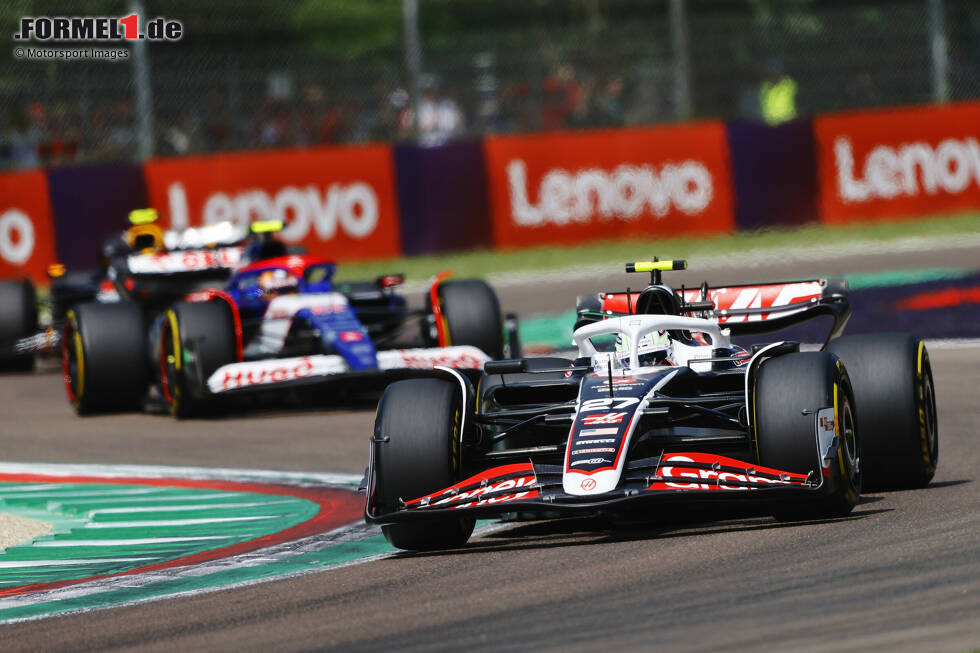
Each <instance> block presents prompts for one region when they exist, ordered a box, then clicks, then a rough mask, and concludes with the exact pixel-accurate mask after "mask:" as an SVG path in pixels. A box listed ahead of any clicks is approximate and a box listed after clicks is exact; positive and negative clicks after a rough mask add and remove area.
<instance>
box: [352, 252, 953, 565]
mask: <svg viewBox="0 0 980 653" xmlns="http://www.w3.org/2000/svg"><path fill="white" fill-rule="evenodd" d="M683 267H686V264H685V263H684V262H683V261H663V262H661V261H652V262H644V263H636V264H628V265H627V271H628V272H632V271H637V272H639V271H650V272H651V275H652V278H651V283H650V285H649V286H648V287H647V288H646V289H644V290H643V291H641V292H638V293H632V294H624V293H600V294H598V295H591V296H584V297H582V298H580V301H579V318H580V319H579V323H578V328H577V329H576V330H575V332H574V344H575V346H576V347H577V350H578V355H577V358H576V359H575V360H570V359H564V358H539V359H519V360H510V361H498V362H490V363H487V364H486V365H485V366H484V369H483V371H482V373H478V374H477V375H473V376H470V377H467V376H466V375H465V374H463V373H460V372H459V371H456V370H450V369H443V370H437V371H435V372H434V373H432V375H431V377H430V378H423V379H410V380H405V381H400V382H397V383H395V384H393V385H391V386H389V387H388V389H387V390H386V392H385V393H384V395H383V396H382V398H381V401H380V403H379V406H378V412H377V419H376V422H375V427H374V434H373V436H372V438H371V452H370V454H371V455H370V464H369V467H368V470H367V475H366V478H365V483H364V486H365V489H366V491H367V503H366V510H365V516H366V519H367V521H369V522H372V523H378V524H380V525H381V526H382V530H383V532H384V534H385V536H386V537H387V538H388V540H389V541H390V542H391V543H392V544H393V545H394V546H396V547H399V548H402V549H408V550H425V549H433V548H448V547H455V546H461V545H462V544H464V543H465V542H466V541H467V539H468V538H469V536H470V533H471V531H472V528H473V524H474V520H475V519H476V518H477V517H492V516H499V515H501V514H504V513H515V512H520V513H546V514H549V515H551V514H555V513H578V514H581V513H612V514H616V513H622V512H629V513H630V514H631V515H635V514H636V512H637V511H638V510H639V511H640V514H641V515H642V514H643V506H645V505H649V504H648V503H645V502H659V503H661V504H676V503H682V502H691V501H711V502H722V503H728V502H736V501H759V502H764V503H766V504H767V505H768V507H769V508H770V512H771V513H772V514H773V515H774V516H776V517H777V518H778V519H783V520H796V519H809V518H830V517H839V516H843V515H846V514H848V513H849V512H850V511H851V510H852V509H853V508H854V506H855V505H856V504H857V503H858V501H859V498H860V493H861V489H862V484H863V485H864V486H865V487H874V488H911V487H921V486H924V485H926V484H927V483H928V482H929V481H930V480H931V478H932V476H933V474H934V473H935V469H936V463H937V459H938V431H937V422H936V400H935V392H934V387H933V380H932V373H931V370H930V366H929V355H928V352H927V351H926V348H925V346H924V343H923V342H922V341H921V340H919V339H918V338H916V337H914V336H910V335H906V334H875V335H861V336H856V337H838V336H839V334H840V333H841V331H842V330H843V328H844V326H845V324H846V322H847V318H848V317H849V315H850V308H849V306H848V303H847V297H846V284H845V283H844V282H842V281H836V282H835V281H832V280H825V279H813V280H804V281H795V282H788V283H775V284H774V283H770V284H761V285H757V286H728V287H722V288H710V287H708V285H707V284H702V286H701V287H700V288H699V289H698V290H696V291H695V294H688V291H687V290H684V291H675V290H674V289H673V288H671V287H669V286H666V285H664V284H663V283H661V279H660V276H661V271H662V270H671V269H682V268H683ZM746 293H750V294H754V295H755V296H757V297H758V298H759V301H757V302H756V301H751V302H740V303H743V304H744V305H745V306H746V307H744V308H732V307H731V304H732V303H733V302H734V301H735V299H734V298H737V297H741V296H743V295H745V294H746ZM620 303H621V304H623V306H622V309H623V310H613V309H614V308H617V307H618V306H619V304H620ZM750 306H751V307H750ZM820 315H825V316H830V317H832V318H833V326H832V328H831V334H830V335H831V338H830V339H828V342H826V343H824V345H823V347H821V348H820V349H819V351H800V346H799V344H798V343H796V342H788V341H779V342H772V343H769V344H765V345H753V346H752V347H751V349H749V350H746V349H743V348H741V347H739V346H737V345H735V344H733V342H732V338H733V337H735V336H739V335H744V334H750V335H755V334H758V333H763V332H766V331H771V330H776V329H781V328H784V327H787V326H789V325H792V324H799V323H802V322H804V321H808V320H810V319H811V318H813V317H815V316H820Z"/></svg>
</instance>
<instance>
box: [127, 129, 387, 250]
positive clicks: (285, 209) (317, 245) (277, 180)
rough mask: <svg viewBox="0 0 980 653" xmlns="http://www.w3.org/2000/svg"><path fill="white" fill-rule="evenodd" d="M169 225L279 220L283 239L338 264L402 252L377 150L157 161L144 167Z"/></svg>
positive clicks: (383, 160) (383, 155)
mask: <svg viewBox="0 0 980 653" xmlns="http://www.w3.org/2000/svg"><path fill="white" fill-rule="evenodd" d="M144 174H145V177H146V185H147V192H148V194H149V197H150V204H151V206H155V207H157V208H158V209H159V210H160V211H161V214H162V215H163V216H164V224H165V225H166V226H167V227H170V228H175V229H181V228H184V227H194V226H200V225H205V224H214V223H217V222H222V221H225V220H230V221H232V222H234V223H236V224H238V225H240V226H242V227H245V226H247V225H248V224H249V223H250V222H255V221H257V220H277V219H278V220H282V221H283V222H284V223H285V229H283V231H282V233H281V237H282V239H283V240H284V241H285V242H287V243H289V244H301V245H303V246H305V247H306V249H307V251H308V252H309V253H310V254H317V255H321V256H325V257H328V258H332V259H334V260H339V261H349V260H360V259H371V258H385V257H390V256H397V255H398V254H399V253H400V251H401V249H400V243H399V233H398V208H397V203H396V194H395V180H394V163H393V158H392V153H391V148H390V147H388V146H383V145H366V146H355V147H335V148H326V147H324V148H311V149H303V150H289V151H271V152H250V153H241V154H237V153H236V154H219V155H213V156H198V157H185V158H180V159H176V158H174V159H156V160H153V161H150V162H148V163H146V164H145V166H144Z"/></svg>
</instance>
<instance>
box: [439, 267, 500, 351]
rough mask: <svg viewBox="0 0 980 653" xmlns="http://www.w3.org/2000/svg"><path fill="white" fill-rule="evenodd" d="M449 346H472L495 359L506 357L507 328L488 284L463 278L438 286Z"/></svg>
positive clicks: (498, 304)
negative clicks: (505, 335) (505, 328)
mask: <svg viewBox="0 0 980 653" xmlns="http://www.w3.org/2000/svg"><path fill="white" fill-rule="evenodd" d="M438 292H439V298H440V302H441V306H442V316H443V319H444V320H445V321H446V323H445V327H446V329H448V334H447V335H448V336H449V344H450V345H472V346H473V347H477V348H478V349H480V350H482V351H483V352H484V353H485V354H486V355H487V356H489V357H490V358H493V359H500V358H503V357H504V326H503V320H502V319H501V315H500V302H499V301H498V300H497V294H496V293H495V292H494V291H493V288H491V287H490V286H489V285H488V284H487V283H486V282H485V281H481V280H480V279H460V280H457V281H444V282H442V283H441V284H440V285H439V291H438Z"/></svg>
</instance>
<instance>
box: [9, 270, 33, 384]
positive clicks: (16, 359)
mask: <svg viewBox="0 0 980 653" xmlns="http://www.w3.org/2000/svg"><path fill="white" fill-rule="evenodd" d="M37 330H38V327H37V299H36V295H35V292H34V284H33V283H31V282H30V281H28V280H27V279H25V280H23V281H0V347H3V348H6V347H7V346H12V345H13V343H14V342H16V341H17V340H20V339H21V338H26V337H27V336H32V335H34V334H35V333H37ZM3 355H4V352H3V351H2V350H0V356H3ZM33 369H34V354H26V355H19V356H10V357H9V358H0V372H30V371H31V370H33Z"/></svg>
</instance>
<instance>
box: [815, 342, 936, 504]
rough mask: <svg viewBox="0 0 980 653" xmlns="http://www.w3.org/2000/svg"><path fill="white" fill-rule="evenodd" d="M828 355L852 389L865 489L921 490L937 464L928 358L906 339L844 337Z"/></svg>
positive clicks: (919, 346)
mask: <svg viewBox="0 0 980 653" xmlns="http://www.w3.org/2000/svg"><path fill="white" fill-rule="evenodd" d="M828 349H829V351H832V352H833V353H834V354H836V355H837V356H839V357H840V358H841V360H843V361H844V365H846V366H847V370H848V373H849V374H850V376H851V382H852V383H853V384H854V397H855V399H856V401H857V407H858V410H857V420H858V424H859V425H860V428H861V438H862V443H863V446H864V459H863V460H864V475H865V485H866V487H868V488H870V489H874V490H885V489H890V490H899V489H912V488H921V487H925V486H926V485H928V484H929V482H930V481H931V480H932V477H933V476H934V475H935V473H936V465H937V464H938V462H939V426H938V423H937V419H936V392H935V386H934V384H933V379H932V367H931V366H930V365H929V352H928V351H926V347H925V343H924V342H922V340H921V339H920V338H917V337H915V336H912V335H909V334H906V333H879V334H864V335H858V336H846V337H844V338H838V339H837V340H833V341H831V343H830V346H829V347H828Z"/></svg>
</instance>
